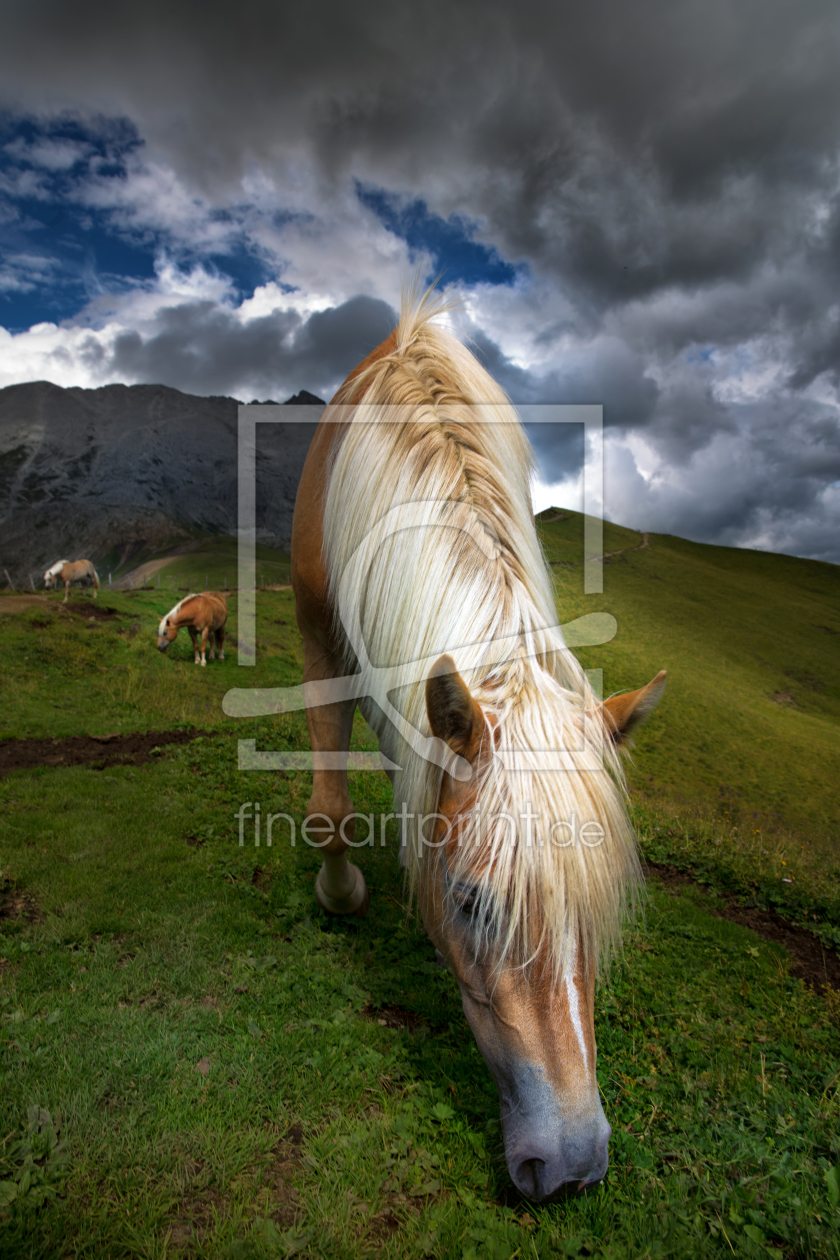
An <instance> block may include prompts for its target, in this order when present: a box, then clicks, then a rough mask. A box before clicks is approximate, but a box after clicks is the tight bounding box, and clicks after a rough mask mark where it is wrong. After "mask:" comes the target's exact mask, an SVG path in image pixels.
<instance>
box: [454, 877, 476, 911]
mask: <svg viewBox="0 0 840 1260" xmlns="http://www.w3.org/2000/svg"><path fill="white" fill-rule="evenodd" d="M455 904H456V905H457V907H458V910H459V912H460V913H461V914H463V915H464V916H465V917H466V918H467V919H472V918H473V917H474V916H475V913H476V911H477V910H478V909H479V908H480V906H481V893H480V892H479V890H478V888H476V887H475V886H474V885H473V886H472V887H458V888H456V889H455Z"/></svg>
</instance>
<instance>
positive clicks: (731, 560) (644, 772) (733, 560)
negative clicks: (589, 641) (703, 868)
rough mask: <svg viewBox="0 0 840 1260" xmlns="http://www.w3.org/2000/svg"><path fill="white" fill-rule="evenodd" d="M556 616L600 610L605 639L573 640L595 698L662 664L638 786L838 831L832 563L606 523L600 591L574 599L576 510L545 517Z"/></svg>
mask: <svg viewBox="0 0 840 1260" xmlns="http://www.w3.org/2000/svg"><path fill="white" fill-rule="evenodd" d="M540 535H541V537H542V540H543V544H544V547H545V550H546V554H547V555H548V558H549V560H550V561H552V565H553V569H554V572H555V574H556V577H557V601H558V608H559V609H560V613H561V618H562V620H563V621H568V620H571V618H573V617H575V616H579V615H581V614H582V613H585V612H592V611H597V610H604V611H606V612H610V613H612V614H613V616H614V617H615V618H616V621H617V622H618V633H617V634H616V637H615V639H614V640H613V641H612V642H611V643H609V644H607V645H605V646H603V647H598V648H589V649H582V650H581V651H580V652H579V656H580V658H581V660H582V661H583V663H584V665H585V666H586V667H587V668H593V669H598V668H600V669H603V671H604V688H605V694H607V695H609V694H611V693H612V692H614V691H619V690H623V689H624V688H634V687H638V686H641V685H642V684H643V683H645V682H647V681H648V680H649V679H650V678H651V677H652V676H653V675H654V674H655V673H656V672H657V670H659V669H663V668H664V669H667V670H668V671H669V678H668V689H667V692H666V694H665V698H664V700H663V701H662V703H661V705H660V707H659V709H658V710H657V713H656V717H655V718H654V719H653V720H652V721H651V722H650V723H649V724H648V725H647V726H646V727H644V728H642V731H641V733H640V734H639V736H638V738H637V741H636V747H635V750H634V755H633V764H632V766H631V767H630V781H631V784H632V786H633V788H634V791H635V792H636V793H641V794H643V795H644V796H646V797H648V798H650V799H651V800H653V801H656V802H660V803H661V802H668V803H670V804H672V805H674V806H675V807H677V808H678V809H680V810H682V809H684V808H685V807H686V806H692V807H700V808H702V809H705V810H712V811H714V812H715V813H716V814H717V816H719V817H727V818H728V819H729V820H735V821H737V822H739V823H740V824H741V825H742V827H744V828H747V829H749V827H750V826H751V825H754V827H755V828H765V829H766V828H768V827H769V828H771V829H774V828H775V829H778V828H785V829H789V830H792V831H795V832H801V833H802V834H803V836H804V837H807V840H808V843H817V844H825V845H826V846H827V847H829V848H833V847H836V841H837V837H838V833H840V794H838V793H837V791H836V789H835V787H834V785H835V784H836V783H837V782H838V781H840V739H839V738H838V734H840V652H839V651H838V637H840V568H838V567H836V566H834V565H830V564H823V563H820V562H818V561H812V560H799V559H795V558H793V557H789V556H780V555H771V554H766V553H762V552H756V551H738V550H735V549H733V548H727V547H710V546H704V545H702V544H699V543H691V542H686V541H685V540H684V539H681V538H675V537H671V536H667V535H660V534H651V535H649V536H648V538H649V545H648V546H647V547H644V548H641V549H640V548H639V544H640V543H641V541H642V536H641V535H640V534H638V533H636V532H635V531H632V530H626V529H623V528H621V527H619V526H615V525H611V524H606V525H605V529H604V549H605V552H607V553H609V552H619V553H620V554H618V555H613V556H612V557H610V558H609V559H607V561H606V562H605V565H604V593H603V595H588V596H584V595H583V571H582V568H581V567H580V559H581V556H582V555H583V517H582V516H580V515H578V514H576V513H567V514H565V516H564V517H563V519H560V520H555V521H549V522H541V524H540Z"/></svg>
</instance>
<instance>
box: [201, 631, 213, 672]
mask: <svg viewBox="0 0 840 1260" xmlns="http://www.w3.org/2000/svg"><path fill="white" fill-rule="evenodd" d="M209 633H210V630H209V627H207V626H205V627H204V629H203V630H202V632H201V663H202V665H206V664H207V659H206V657H205V652H206V651H207V636H208V634H209ZM210 659H211V660H212V659H213V658H212V656H211V658H210Z"/></svg>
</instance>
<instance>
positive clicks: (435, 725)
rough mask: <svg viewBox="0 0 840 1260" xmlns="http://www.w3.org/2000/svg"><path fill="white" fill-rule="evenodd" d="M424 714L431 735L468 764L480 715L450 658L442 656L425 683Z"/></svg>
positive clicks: (478, 731)
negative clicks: (430, 729) (426, 714)
mask: <svg viewBox="0 0 840 1260" xmlns="http://www.w3.org/2000/svg"><path fill="white" fill-rule="evenodd" d="M426 711H427V713H428V714H429V723H430V725H431V728H432V734H433V735H436V736H437V737H438V739H442V740H443V741H444V743H446V744H448V745H449V747H450V748H451V749H452V751H453V752H456V753H458V755H459V756H461V757H465V758H466V759H467V761H472V759H473V757H474V756H475V754H476V752H477V751H478V744H479V741H480V739H481V735H482V733H483V731H484V714H483V713H482V711H481V709H480V707H479V706H478V705H477V704H476V702H475V700H473V698H472V694H471V693H470V689H469V687H468V686H467V684H466V683H465V682H464V680H463V678H462V677H461V675H460V674H459V673H458V670H457V669H456V668H455V662H454V661H453V659H452V657H451V656H442V657H441V658H440V660H438V661H436V662H435V664H434V665H433V666H432V672H431V674H430V675H429V677H428V679H427V681H426Z"/></svg>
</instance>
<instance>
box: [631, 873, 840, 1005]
mask: <svg viewBox="0 0 840 1260" xmlns="http://www.w3.org/2000/svg"><path fill="white" fill-rule="evenodd" d="M645 871H646V872H650V873H652V874H654V875H656V876H657V878H658V879H659V880H660V881H661V882H662V883H663V884H664V885H665V888H666V890H670V889H678V888H680V887H685V886H686V885H689V884H693V885H695V886H697V881H696V880H694V879H692V878H691V876H690V875H686V873H685V871H680V870H678V869H677V868H676V867H675V866H659V865H657V864H656V863H653V862H649V863H647V864H646V866H645ZM708 909H709V911H710V912H711V913H712V914H713V915H714V916H715V917H716V918H718V919H728V920H729V922H730V923H740V924H741V925H742V927H748V928H752V930H753V932H757V933H758V935H759V936H761V937H763V938H764V940H766V941H773V942H774V944H776V945H782V946H783V947H784V948H785V949H786V950H787V952H788V953H789V954H790V956H791V960H792V962H791V968H790V974H791V975H792V976H796V978H797V979H798V980H803V981H804V982H805V984H807V985H808V987H809V988H811V989H815V990H816V991H817V992H818V993H820V992H822V991H823V990H825V989H834V990H835V991H836V992H837V993H840V958H838V956H837V954H836V953H835V952H834V951H833V950H831V949H826V948H825V946H824V945H823V943H822V942H821V941H820V940H818V938H817V937H816V936H814V935H813V933H812V932H809V931H808V930H807V928H802V927H798V926H797V925H796V924H795V923H790V922H789V921H788V920H787V919H783V918H782V916H781V915H780V914H776V912H775V910H760V909H758V908H757V907H751V906H742V905H740V904H739V903H738V901H737V900H736V899H735V898H734V897H728V898H726V900H725V901H724V902H723V903H722V904H721V905H720V906H719V907H718V906H709V907H708Z"/></svg>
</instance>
